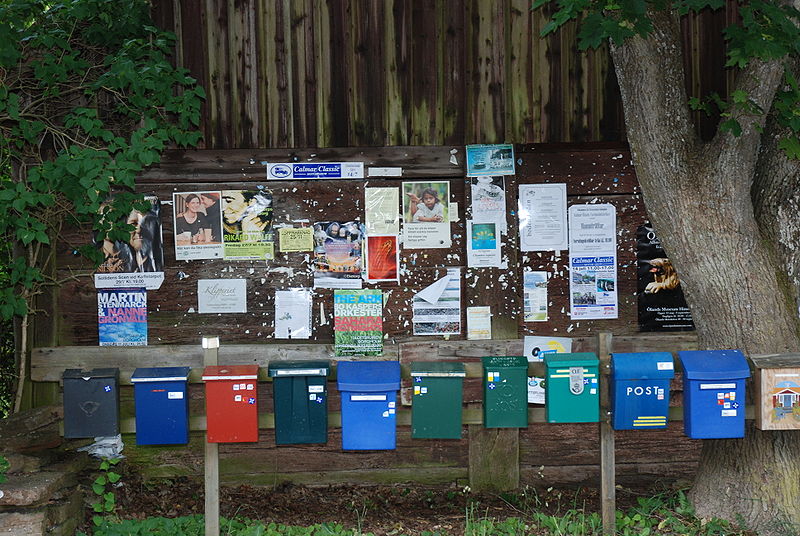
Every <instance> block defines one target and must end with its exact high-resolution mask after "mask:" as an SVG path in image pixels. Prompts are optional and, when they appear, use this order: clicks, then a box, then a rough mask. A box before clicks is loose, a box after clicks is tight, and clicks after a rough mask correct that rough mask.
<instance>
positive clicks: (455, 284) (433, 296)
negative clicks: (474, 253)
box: [412, 268, 461, 335]
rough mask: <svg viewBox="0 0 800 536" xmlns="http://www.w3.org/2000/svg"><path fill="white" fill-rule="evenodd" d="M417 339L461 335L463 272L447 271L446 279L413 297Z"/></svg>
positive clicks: (458, 270)
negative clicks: (428, 336) (429, 336)
mask: <svg viewBox="0 0 800 536" xmlns="http://www.w3.org/2000/svg"><path fill="white" fill-rule="evenodd" d="M412 308H413V311H414V320H413V324H414V335H457V334H459V333H461V269H460V268H448V269H447V275H446V276H444V277H442V278H440V279H438V280H437V281H436V282H435V283H433V284H431V285H429V286H427V287H425V288H424V289H423V290H421V291H420V292H418V293H416V294H415V295H414V300H413V302H412Z"/></svg>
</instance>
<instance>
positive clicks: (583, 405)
mask: <svg viewBox="0 0 800 536" xmlns="http://www.w3.org/2000/svg"><path fill="white" fill-rule="evenodd" d="M544 363H545V367H546V369H547V381H546V382H545V404H546V410H545V413H546V415H547V422H553V423H560V422H599V420H600V374H599V373H598V370H599V365H600V361H599V360H598V359H597V355H595V354H594V353H592V352H582V353H575V354H546V355H545V356H544Z"/></svg>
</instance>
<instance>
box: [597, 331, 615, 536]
mask: <svg viewBox="0 0 800 536" xmlns="http://www.w3.org/2000/svg"><path fill="white" fill-rule="evenodd" d="M611 338H612V334H611V332H608V331H603V332H600V334H599V336H598V344H597V354H598V357H599V358H600V512H601V517H602V520H603V534H609V535H610V534H614V533H616V530H617V518H616V510H617V504H616V503H617V497H616V480H615V475H614V471H615V460H614V429H613V428H612V427H611V400H610V398H611V397H610V395H611V383H610V377H611V376H610V374H611V344H612V342H611Z"/></svg>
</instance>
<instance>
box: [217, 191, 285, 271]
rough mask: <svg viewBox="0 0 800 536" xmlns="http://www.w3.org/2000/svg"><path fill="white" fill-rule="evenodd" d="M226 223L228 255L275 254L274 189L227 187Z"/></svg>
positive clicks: (243, 257)
mask: <svg viewBox="0 0 800 536" xmlns="http://www.w3.org/2000/svg"><path fill="white" fill-rule="evenodd" d="M222 226H223V234H222V242H223V244H224V257H225V259H228V260H264V259H272V258H274V257H275V246H274V235H273V231H272V193H271V192H270V191H268V190H223V191H222Z"/></svg>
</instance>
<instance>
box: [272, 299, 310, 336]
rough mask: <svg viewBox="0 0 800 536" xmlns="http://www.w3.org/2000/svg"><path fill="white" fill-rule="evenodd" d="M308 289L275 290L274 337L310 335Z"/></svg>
mask: <svg viewBox="0 0 800 536" xmlns="http://www.w3.org/2000/svg"><path fill="white" fill-rule="evenodd" d="M311 303H312V294H311V290H310V289H306V288H293V289H289V290H276V291H275V338H276V339H308V338H309V337H310V336H311Z"/></svg>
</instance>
